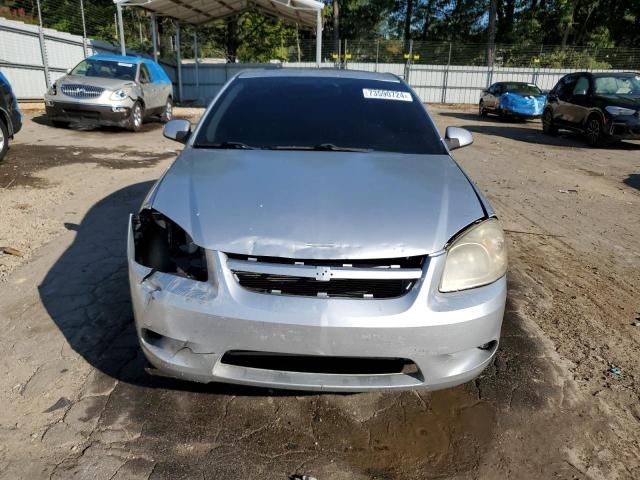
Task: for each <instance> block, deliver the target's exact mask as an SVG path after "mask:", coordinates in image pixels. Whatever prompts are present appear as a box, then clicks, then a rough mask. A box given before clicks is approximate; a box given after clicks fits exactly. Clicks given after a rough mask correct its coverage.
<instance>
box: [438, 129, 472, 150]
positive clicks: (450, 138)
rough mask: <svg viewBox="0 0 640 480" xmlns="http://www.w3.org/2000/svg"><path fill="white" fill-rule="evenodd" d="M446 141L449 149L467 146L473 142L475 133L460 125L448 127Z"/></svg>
mask: <svg viewBox="0 0 640 480" xmlns="http://www.w3.org/2000/svg"><path fill="white" fill-rule="evenodd" d="M444 141H445V143H446V144H447V147H449V150H455V149H456V148H462V147H466V146H467V145H471V144H472V143H473V135H471V132H470V131H469V130H465V129H464V128H459V127H447V130H446V131H445V134H444Z"/></svg>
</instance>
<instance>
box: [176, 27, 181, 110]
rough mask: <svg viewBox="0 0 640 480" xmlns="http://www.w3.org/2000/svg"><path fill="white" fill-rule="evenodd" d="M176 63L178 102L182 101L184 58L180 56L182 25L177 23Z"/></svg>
mask: <svg viewBox="0 0 640 480" xmlns="http://www.w3.org/2000/svg"><path fill="white" fill-rule="evenodd" d="M176 62H177V64H178V101H180V102H181V101H182V57H181V55H180V23H179V22H176Z"/></svg>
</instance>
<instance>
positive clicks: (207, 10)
mask: <svg viewBox="0 0 640 480" xmlns="http://www.w3.org/2000/svg"><path fill="white" fill-rule="evenodd" d="M113 2H114V3H115V4H116V7H117V10H118V24H119V28H120V46H121V50H122V54H123V55H124V54H125V45H124V35H123V30H124V28H123V25H122V7H123V6H131V7H141V8H144V9H145V10H149V11H150V12H152V13H153V14H154V15H159V16H163V17H170V18H173V19H175V20H177V21H178V22H183V23H188V24H191V25H201V24H203V23H207V22H210V21H212V20H217V19H220V18H225V17H228V16H231V15H238V14H240V13H243V12H246V11H247V10H249V9H252V8H254V9H256V10H258V11H260V12H262V13H263V14H265V15H269V16H273V17H279V18H282V19H284V20H286V21H288V22H291V23H297V24H299V25H302V26H306V27H315V29H316V63H317V64H318V66H319V65H320V60H321V58H320V57H321V54H320V52H321V50H322V9H323V7H324V4H323V3H322V2H318V1H316V0H113ZM154 18H155V16H154ZM154 23H155V22H154ZM153 34H154V35H153V36H154V43H155V40H156V31H155V26H154V32H153ZM154 51H155V45H154Z"/></svg>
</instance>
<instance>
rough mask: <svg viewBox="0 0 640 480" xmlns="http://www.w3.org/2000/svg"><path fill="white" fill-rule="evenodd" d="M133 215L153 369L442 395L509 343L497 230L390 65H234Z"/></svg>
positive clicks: (135, 272)
mask: <svg viewBox="0 0 640 480" xmlns="http://www.w3.org/2000/svg"><path fill="white" fill-rule="evenodd" d="M164 133H165V135H166V136H167V137H169V138H172V139H174V140H177V141H180V142H182V143H184V144H185V147H184V150H183V152H182V153H181V154H180V156H179V157H178V159H177V160H176V161H175V162H174V164H173V165H172V166H171V167H170V168H169V170H168V171H167V172H166V173H165V174H164V176H163V177H162V178H161V179H160V180H158V182H157V183H156V184H155V185H154V187H153V188H152V189H151V191H150V192H149V194H148V196H147V198H146V200H145V201H144V204H143V205H142V207H141V209H140V211H139V212H138V213H136V214H135V215H132V216H131V220H130V227H129V240H128V258H129V279H130V286H131V297H132V301H133V308H134V313H135V321H136V328H137V332H138V336H139V340H140V344H141V347H142V350H143V352H144V354H145V356H146V357H147V359H148V360H149V362H150V364H151V367H152V368H151V369H150V370H151V371H155V372H156V373H159V374H163V375H169V376H173V377H178V378H183V379H187V380H192V381H197V382H212V381H217V382H230V383H237V384H246V385H256V386H265V387H271V388H288V389H299V390H330V391H364V390H376V389H413V388H426V389H441V388H446V387H451V386H454V385H458V384H461V383H464V382H467V381H469V380H471V379H473V378H475V377H476V376H477V375H479V374H480V372H482V370H483V369H484V368H486V367H487V366H488V365H489V364H490V363H491V361H492V359H493V357H494V355H495V353H496V350H497V348H498V341H499V337H500V328H501V324H502V318H503V313H504V308H505V299H506V278H505V272H506V269H507V257H506V251H505V242H504V238H503V232H502V228H501V226H500V223H499V221H498V220H497V219H496V216H495V214H494V212H493V210H492V209H491V206H490V205H489V204H488V202H487V201H486V199H485V198H484V197H483V196H482V194H481V193H480V192H479V191H478V190H477V189H476V188H475V186H474V185H473V183H472V182H471V181H470V180H469V178H468V177H467V176H466V175H465V173H464V172H463V171H462V169H461V168H460V166H459V165H458V164H457V163H456V162H455V161H454V160H453V159H452V158H451V156H450V150H453V149H455V148H458V147H462V146H465V145H468V144H470V143H471V141H472V138H471V134H470V133H469V132H467V131H465V130H462V129H458V128H448V129H447V133H446V135H445V138H444V139H442V138H441V137H440V135H439V134H438V132H437V130H436V128H435V126H434V124H433V122H432V120H431V118H430V117H429V115H428V113H427V111H426V110H425V108H424V106H423V104H422V103H421V101H420V99H419V98H418V97H417V96H416V94H415V92H413V91H412V90H411V88H410V87H408V86H407V84H406V83H404V82H403V81H402V80H400V79H398V78H397V77H395V76H392V75H390V74H373V73H364V72H353V71H338V70H306V71H305V70H284V69H282V70H254V71H248V72H244V73H241V74H239V75H238V76H236V77H235V78H234V79H232V80H231V81H230V82H229V83H228V84H227V85H226V86H225V87H224V88H223V90H222V91H221V92H220V94H219V95H218V96H217V98H216V99H214V101H213V102H212V103H211V105H210V106H209V108H208V109H207V111H206V112H205V114H204V115H203V118H202V120H201V121H200V123H199V124H198V126H197V127H195V129H192V127H191V125H190V124H189V122H187V121H185V120H174V121H172V122H170V123H168V124H167V125H166V126H165V132H164Z"/></svg>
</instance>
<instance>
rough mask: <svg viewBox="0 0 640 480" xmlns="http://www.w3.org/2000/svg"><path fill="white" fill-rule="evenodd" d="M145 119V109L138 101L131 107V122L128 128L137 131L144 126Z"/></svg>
mask: <svg viewBox="0 0 640 480" xmlns="http://www.w3.org/2000/svg"><path fill="white" fill-rule="evenodd" d="M143 120H144V109H143V108H142V104H141V103H140V102H136V103H134V104H133V107H131V113H129V122H128V123H129V124H128V125H127V128H128V129H129V130H131V131H132V132H137V131H139V130H140V128H142V122H143Z"/></svg>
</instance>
